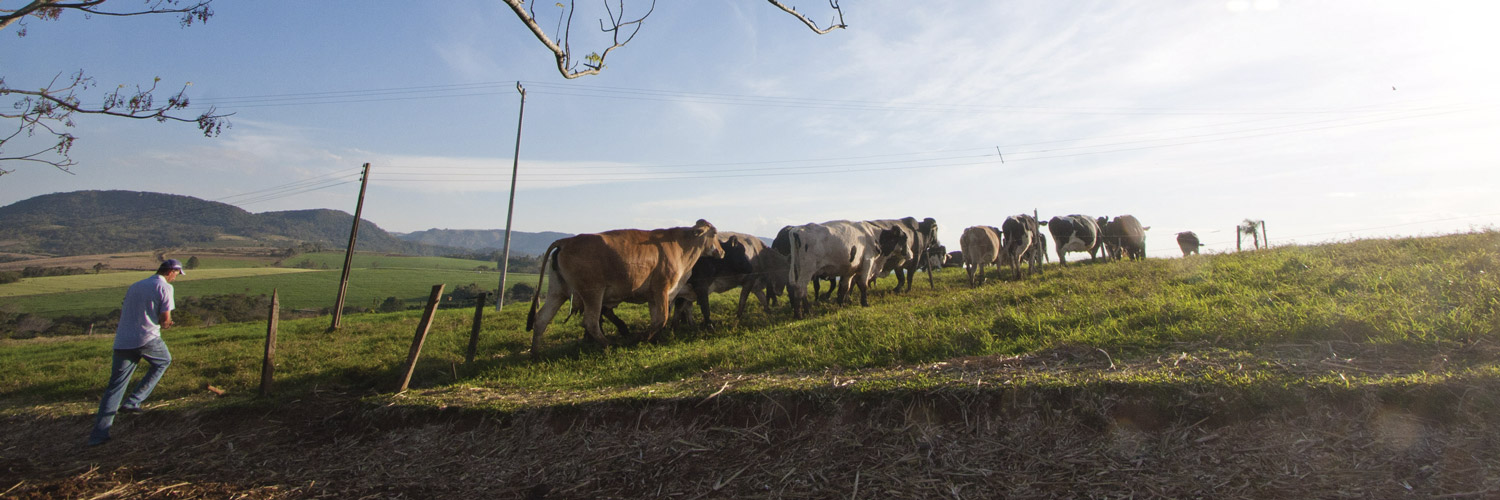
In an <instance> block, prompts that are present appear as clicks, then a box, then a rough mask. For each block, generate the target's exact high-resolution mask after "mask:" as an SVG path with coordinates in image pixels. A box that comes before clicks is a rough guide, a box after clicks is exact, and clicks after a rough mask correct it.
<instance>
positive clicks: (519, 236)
mask: <svg viewBox="0 0 1500 500" xmlns="http://www.w3.org/2000/svg"><path fill="white" fill-rule="evenodd" d="M398 236H399V237H400V238H401V239H404V240H407V241H414V242H418V243H425V244H428V245H440V246H447V247H457V248H466V249H469V250H500V249H501V248H503V247H504V246H505V230H503V229H436V228H434V229H428V230H426V231H417V232H412V233H406V234H401V235H398ZM569 236H572V235H571V234H567V233H556V232H551V231H543V232H540V233H526V232H521V231H511V233H510V254H511V255H541V254H542V252H544V251H546V250H547V245H551V244H552V242H553V241H557V240H558V239H561V238H566V237H569Z"/></svg>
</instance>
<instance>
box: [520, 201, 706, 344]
mask: <svg viewBox="0 0 1500 500" xmlns="http://www.w3.org/2000/svg"><path fill="white" fill-rule="evenodd" d="M702 255H707V256H710V257H723V255H724V250H723V249H721V248H720V247H719V242H718V230H717V229H715V228H714V226H713V224H709V223H708V221H706V220H702V219H699V220H698V223H697V224H695V225H693V227H674V228H668V229H654V230H650V231H643V230H639V229H617V230H614V231H605V232H603V233H597V234H580V235H578V236H573V237H569V238H563V239H560V240H557V241H554V242H552V245H551V246H549V247H547V251H546V252H544V253H542V275H541V276H539V277H538V278H537V284H536V288H537V291H538V293H537V294H536V295H533V296H532V297H531V312H530V313H528V314H527V316H526V325H527V328H528V329H530V330H532V335H531V356H532V358H537V357H539V356H540V355H541V347H542V334H543V333H544V332H546V330H547V324H548V323H550V322H551V321H552V317H553V316H555V315H557V311H558V309H560V308H561V307H562V304H563V302H567V301H568V299H569V298H576V299H577V300H578V301H579V303H580V306H579V307H578V309H579V310H581V311H582V321H583V329H584V332H585V333H587V334H588V336H589V337H592V338H593V339H594V340H595V341H597V342H599V343H601V344H606V345H607V344H609V341H608V340H605V338H604V332H602V331H600V329H599V318H600V315H601V312H602V311H603V310H605V309H612V308H614V307H615V306H617V305H619V304H620V303H621V302H630V303H636V304H640V303H645V304H647V305H648V307H649V308H650V309H651V323H650V325H648V326H647V327H646V332H645V333H644V334H643V336H642V338H643V339H644V340H651V338H652V337H654V336H655V335H656V332H658V331H660V330H661V328H662V326H664V325H666V323H667V309H668V307H669V306H670V305H671V303H672V298H673V297H676V296H677V294H678V292H679V291H681V290H682V289H683V287H684V286H685V285H686V283H687V278H688V272H689V271H690V270H691V269H692V267H693V263H695V262H697V261H698V257H699V256H702ZM549 275H550V276H552V287H551V288H548V289H547V302H546V305H545V306H543V307H542V308H541V313H540V314H538V313H537V302H538V301H539V300H540V299H541V293H540V292H541V290H542V284H543V283H544V282H546V280H547V276H549Z"/></svg>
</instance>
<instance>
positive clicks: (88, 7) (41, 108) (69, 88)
mask: <svg viewBox="0 0 1500 500" xmlns="http://www.w3.org/2000/svg"><path fill="white" fill-rule="evenodd" d="M105 1H106V0H71V1H69V0H32V1H30V2H26V3H25V5H22V6H20V7H19V8H16V9H0V30H3V29H5V28H7V27H9V26H11V25H13V24H19V25H20V29H19V31H17V33H16V34H17V35H18V36H26V19H28V18H36V19H41V20H43V21H52V20H57V19H58V18H60V17H62V15H63V14H64V13H66V12H69V11H76V12H82V13H83V15H84V16H85V17H87V16H95V15H99V16H139V15H148V14H180V15H181V17H180V22H181V25H182V26H184V27H185V26H190V25H192V24H193V23H194V22H205V21H208V18H209V17H212V16H213V10H212V9H210V8H209V4H210V3H212V2H213V0H143V5H142V6H141V7H140V8H138V9H133V10H117V9H114V8H113V7H116V6H119V5H122V3H123V0H114V1H113V2H111V3H110V4H109V5H110V7H111V8H110V9H105V8H103V5H104V2H105ZM61 78H62V74H59V75H57V76H56V77H54V78H53V79H52V81H51V82H48V83H47V85H46V86H43V87H41V88H40V89H36V88H24V89H23V88H12V87H11V86H10V85H7V84H6V82H5V78H4V77H3V76H0V100H5V101H9V104H10V110H12V111H11V112H0V120H7V121H11V122H12V123H15V127H16V128H15V131H14V132H11V133H10V134H9V135H6V136H5V137H3V138H0V175H5V174H7V173H10V172H11V170H7V169H5V168H4V167H5V166H8V165H11V164H14V163H17V162H30V163H42V164H46V165H51V166H53V167H56V168H57V169H58V170H62V171H63V172H68V173H70V174H71V173H72V172H71V171H69V168H70V167H72V166H74V165H76V164H77V163H76V162H74V161H73V159H72V158H71V157H70V156H69V155H68V153H69V152H70V151H71V150H72V149H73V143H74V142H75V141H76V140H77V137H75V136H74V135H73V134H71V133H69V132H67V131H66V130H67V129H69V128H72V127H73V126H74V125H75V122H74V119H75V117H76V116H78V115H102V116H112V117H116V118H128V119H136V120H156V121H158V122H166V121H175V122H185V123H196V124H197V125H198V130H199V131H201V132H203V135H204V136H208V137H213V136H217V135H219V134H220V133H221V132H223V131H224V129H225V128H227V127H229V126H230V125H229V121H228V120H227V118H228V117H229V116H230V115H229V114H219V113H218V112H217V110H216V109H214V108H212V107H210V108H209V109H208V110H207V111H204V112H203V113H202V114H199V115H198V116H197V117H194V118H187V117H183V116H180V115H178V114H176V112H180V111H183V110H186V109H187V108H188V106H189V104H190V103H189V101H188V97H187V86H188V85H192V84H191V83H188V84H185V85H183V87H182V89H181V90H178V91H177V93H176V94H173V95H171V96H170V97H167V99H166V102H165V103H160V102H157V100H156V96H155V94H154V93H155V91H156V87H157V84H158V83H160V82H161V79H160V78H157V79H155V80H153V81H152V82H151V85H150V86H148V87H146V88H142V87H141V86H139V85H137V86H135V89H134V90H128V89H127V88H126V86H125V85H121V86H119V87H116V88H115V89H114V90H113V91H112V92H109V93H107V94H105V95H104V99H103V101H102V103H100V104H97V105H86V104H83V102H82V101H81V100H80V99H79V97H78V95H79V93H81V92H84V91H87V90H89V89H91V88H93V87H94V86H95V82H94V79H93V78H92V77H89V76H85V75H84V73H83V71H82V70H80V71H78V72H76V73H73V74H72V75H71V77H70V79H68V80H63V81H60V79H61ZM38 135H40V136H42V137H44V138H45V137H48V136H50V137H51V138H50V139H38V141H41V142H42V144H47V145H46V146H45V147H44V146H42V145H39V144H36V143H27V144H21V145H20V146H19V147H20V148H22V149H23V150H26V151H27V152H23V153H16V152H15V151H14V149H16V148H17V147H18V146H17V144H18V143H17V142H14V141H17V140H27V139H30V138H34V137H37V136H38ZM33 148H35V149H33Z"/></svg>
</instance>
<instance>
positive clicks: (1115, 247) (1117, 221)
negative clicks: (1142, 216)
mask: <svg viewBox="0 0 1500 500" xmlns="http://www.w3.org/2000/svg"><path fill="white" fill-rule="evenodd" d="M1099 220H1101V221H1102V220H1105V217H1100V218H1099ZM1100 227H1101V228H1103V229H1102V231H1103V233H1104V237H1103V240H1104V250H1105V251H1106V253H1107V254H1108V257H1109V258H1110V259H1113V260H1120V258H1122V257H1130V260H1136V259H1145V258H1146V230H1147V229H1151V228H1149V227H1141V221H1139V220H1136V218H1135V216H1133V215H1121V216H1119V217H1115V218H1114V219H1110V220H1109V222H1108V223H1104V224H1100Z"/></svg>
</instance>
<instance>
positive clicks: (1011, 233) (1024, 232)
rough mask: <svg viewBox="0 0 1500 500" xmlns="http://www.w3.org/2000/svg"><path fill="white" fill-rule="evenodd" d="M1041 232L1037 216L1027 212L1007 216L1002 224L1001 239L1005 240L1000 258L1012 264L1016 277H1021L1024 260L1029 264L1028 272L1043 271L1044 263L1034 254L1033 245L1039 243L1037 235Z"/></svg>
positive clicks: (1012, 270)
mask: <svg viewBox="0 0 1500 500" xmlns="http://www.w3.org/2000/svg"><path fill="white" fill-rule="evenodd" d="M1040 234H1041V233H1040V231H1039V227H1038V226H1037V222H1036V218H1035V217H1032V216H1030V215H1027V214H1020V215H1012V216H1010V217H1006V218H1005V222H1003V223H1001V224H1000V239H1001V241H1002V242H1003V243H1002V249H1001V251H1000V258H1001V259H1002V260H1004V261H1005V263H1006V264H1007V265H1009V266H1010V270H1011V272H1012V273H1014V274H1015V279H1021V264H1022V263H1023V262H1024V263H1026V264H1029V266H1028V269H1027V272H1028V273H1030V274H1036V273H1039V272H1041V270H1042V269H1041V267H1042V264H1041V263H1040V262H1038V261H1036V260H1035V256H1034V255H1033V254H1034V253H1035V252H1034V251H1033V246H1034V245H1037V243H1038V242H1037V239H1036V237H1037V236H1039V235H1040Z"/></svg>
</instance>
